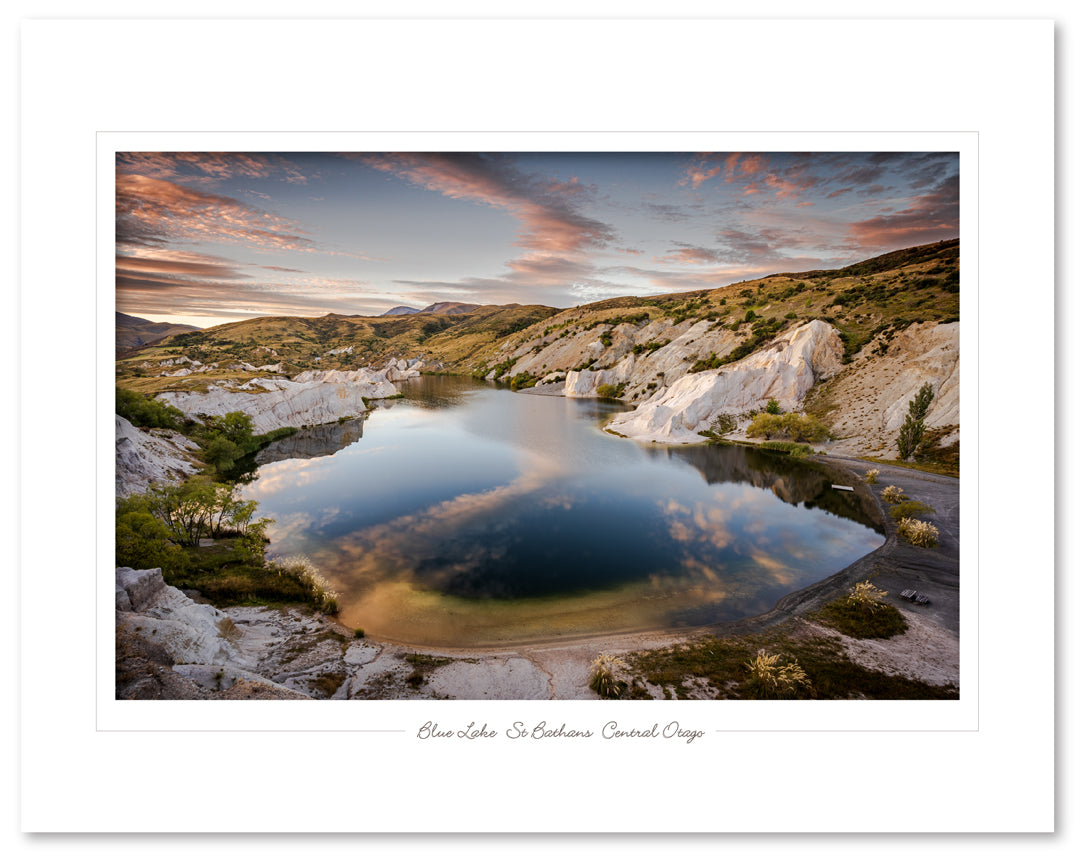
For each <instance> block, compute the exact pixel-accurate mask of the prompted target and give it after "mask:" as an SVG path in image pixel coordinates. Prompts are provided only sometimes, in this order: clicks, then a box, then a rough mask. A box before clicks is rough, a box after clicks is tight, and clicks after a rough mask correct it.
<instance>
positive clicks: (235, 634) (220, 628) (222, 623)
mask: <svg viewBox="0 0 1080 861" xmlns="http://www.w3.org/2000/svg"><path fill="white" fill-rule="evenodd" d="M217 632H218V636H219V637H221V639H223V640H226V641H228V642H230V643H233V644H234V645H235V644H236V643H237V642H238V641H239V639H240V637H241V636H242V635H243V634H242V632H241V631H240V629H239V628H238V627H237V626H236V622H234V621H233V620H232V619H231V618H230V617H229V616H226V617H225V618H224V619H221V620H219V621H218V623H217Z"/></svg>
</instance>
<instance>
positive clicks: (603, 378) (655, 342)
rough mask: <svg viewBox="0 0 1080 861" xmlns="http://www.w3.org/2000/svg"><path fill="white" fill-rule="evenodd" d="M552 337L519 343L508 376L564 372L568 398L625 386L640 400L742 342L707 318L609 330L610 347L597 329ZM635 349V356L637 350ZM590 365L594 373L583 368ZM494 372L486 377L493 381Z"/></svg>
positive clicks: (627, 395)
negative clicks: (616, 386)
mask: <svg viewBox="0 0 1080 861" xmlns="http://www.w3.org/2000/svg"><path fill="white" fill-rule="evenodd" d="M565 331H567V330H562V331H556V332H551V333H548V334H547V335H545V336H542V337H540V338H537V339H532V340H530V341H526V342H525V343H523V344H521V345H520V346H519V347H518V348H517V350H516V351H515V352H514V354H513V358H514V359H515V362H514V364H513V366H512V367H511V369H510V371H509V376H515V375H517V374H523V373H527V374H532V375H533V376H535V377H539V378H542V379H543V378H547V379H553V378H554V377H552V374H562V373H565V374H566V388H565V391H564V394H565V395H566V396H567V397H580V398H592V397H596V396H597V393H596V387H597V386H601V385H605V384H607V385H618V384H619V383H623V384H625V385H624V393H623V395H622V398H623V400H625V401H629V402H631V403H635V402H640V401H643V400H645V399H646V398H648V397H650V396H651V395H653V394H654V393H655V391H656V390H657V389H658V388H659V389H662V388H664V387H665V386H668V385H670V384H671V383H673V382H674V381H675V380H677V379H678V378H679V377H681V376H683V375H684V374H685V373H686V372H687V371H688V370H689V369H690V367H692V366H693V365H694V363H695V362H697V361H698V360H699V359H707V358H708V357H709V355H710V354H711V353H716V354H717V355H724V354H725V353H727V352H729V351H730V350H731V349H732V348H733V347H734V346H735V345H736V344H737V343H738V342H739V336H738V335H737V334H736V333H734V332H732V331H731V330H730V329H728V328H727V327H724V326H720V325H717V324H716V323H715V322H712V321H709V320H697V321H691V320H684V321H682V322H681V323H673V322H672V321H671V320H670V319H659V320H650V321H648V322H642V323H620V324H618V325H616V326H605V327H604V328H603V329H600V330H599V331H600V332H605V333H606V334H607V335H608V337H609V338H610V340H611V344H610V345H609V346H605V345H604V342H603V341H602V340H600V339H599V338H598V337H597V332H598V330H597V328H595V327H594V328H592V329H583V330H581V331H576V330H574V329H573V328H570V329H569V330H568V331H571V332H573V334H565ZM635 349H636V350H637V352H636V353H635V352H634V350H635ZM587 364H592V365H593V366H594V369H592V370H589V369H582V370H578V371H575V370H573V369H574V368H581V367H582V366H583V365H587ZM494 376H495V372H494V371H491V372H490V373H489V374H488V377H487V378H488V379H493V378H494Z"/></svg>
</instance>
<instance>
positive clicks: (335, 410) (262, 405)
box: [158, 368, 397, 433]
mask: <svg viewBox="0 0 1080 861" xmlns="http://www.w3.org/2000/svg"><path fill="white" fill-rule="evenodd" d="M396 394H397V389H396V388H395V387H394V384H393V383H392V382H391V381H390V380H389V379H388V378H387V373H386V371H372V370H370V369H368V368H361V369H360V370H358V371H304V373H302V374H298V375H297V377H296V379H295V380H277V379H274V380H272V379H256V380H251V381H250V382H249V383H246V384H245V385H244V386H237V387H236V388H235V389H233V390H230V389H227V388H224V387H221V386H211V387H210V389H209V391H208V392H206V393H201V392H165V393H163V394H161V395H159V396H158V397H160V398H161V400H163V401H165V402H166V403H170V404H172V405H173V406H175V407H177V408H178V409H179V410H180V411H181V412H183V413H184V415H186V416H189V417H191V418H195V417H196V416H198V415H200V414H205V415H210V416H222V415H225V414H226V413H231V412H236V411H240V412H245V413H247V414H248V415H249V416H251V420H252V424H253V425H254V428H255V432H256V433H267V432H268V431H272V430H275V429H277V428H280V427H300V426H301V425H321V424H326V423H328V422H336V421H337V420H338V419H340V418H345V417H355V416H360V415H363V414H364V412H365V411H366V409H367V407H366V406H365V405H364V398H371V399H375V398H389V397H393V396H394V395H396Z"/></svg>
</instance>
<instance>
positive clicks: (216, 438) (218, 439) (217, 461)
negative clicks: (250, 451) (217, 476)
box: [202, 434, 244, 472]
mask: <svg viewBox="0 0 1080 861" xmlns="http://www.w3.org/2000/svg"><path fill="white" fill-rule="evenodd" d="M202 455H203V459H204V460H205V461H206V462H207V463H208V464H210V466H212V467H213V468H214V470H215V471H216V472H227V471H228V470H230V469H232V468H233V466H234V465H235V464H236V461H238V460H239V459H240V458H242V457H243V456H244V450H243V449H242V448H240V446H238V445H237V444H236V443H234V442H233V441H232V440H231V439H229V438H228V437H225V436H222V435H220V434H214V435H213V436H211V437H210V438H209V439H208V440H207V441H206V442H205V443H203V447H202Z"/></svg>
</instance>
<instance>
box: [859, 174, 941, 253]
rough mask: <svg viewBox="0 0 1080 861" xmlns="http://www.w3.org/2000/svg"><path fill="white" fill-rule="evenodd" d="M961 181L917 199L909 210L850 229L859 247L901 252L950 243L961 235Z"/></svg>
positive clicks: (886, 213)
mask: <svg viewBox="0 0 1080 861" xmlns="http://www.w3.org/2000/svg"><path fill="white" fill-rule="evenodd" d="M959 204H960V178H959V177H958V176H952V177H949V178H948V179H946V180H945V181H944V182H942V183H941V184H940V185H939V186H938V187H937V188H936V189H935V190H934V191H932V192H930V193H929V194H925V195H922V196H920V197H916V198H914V199H913V200H912V202H911V204H910V205H909V206H908V207H907V208H906V209H901V210H898V211H895V212H894V211H892V207H889V208H887V209H883V210H882V211H881V214H879V215H876V216H874V217H873V218H867V219H864V220H863V221H857V222H855V223H853V224H852V225H851V227H850V235H851V236H852V238H853V239H854V240H855V241H856V242H857V243H858V244H859V246H860V247H865V248H870V249H881V248H901V247H903V246H907V245H922V244H925V243H930V242H937V241H939V240H941V239H951V238H953V237H955V236H957V235H959V232H960V208H959Z"/></svg>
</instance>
